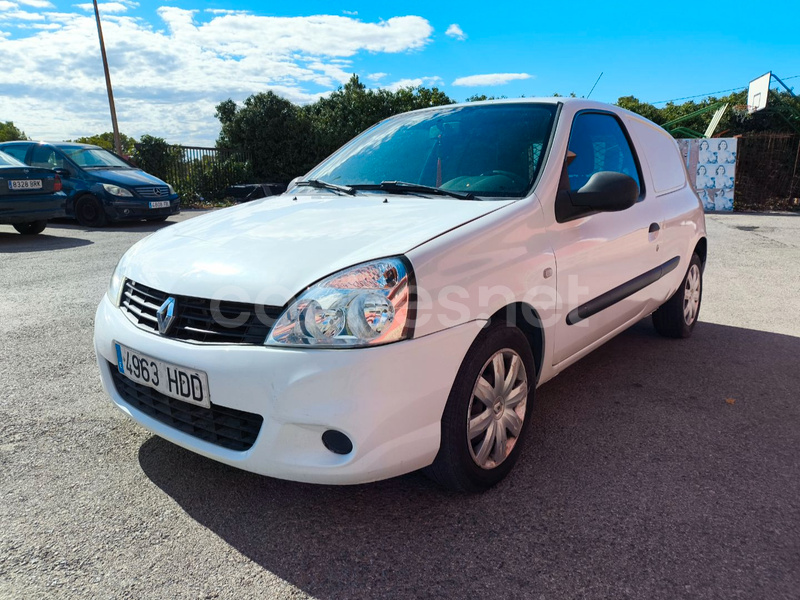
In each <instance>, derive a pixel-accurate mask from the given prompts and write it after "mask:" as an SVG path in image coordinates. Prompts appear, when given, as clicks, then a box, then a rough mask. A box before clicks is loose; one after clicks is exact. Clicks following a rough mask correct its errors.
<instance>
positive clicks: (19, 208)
mask: <svg viewBox="0 0 800 600" xmlns="http://www.w3.org/2000/svg"><path fill="white" fill-rule="evenodd" d="M66 200H67V195H66V194H65V193H64V192H62V191H61V178H60V177H59V176H58V175H57V174H56V172H55V171H52V170H50V169H37V168H32V167H29V166H27V165H26V164H24V163H22V162H20V161H18V160H17V159H16V158H14V157H12V156H9V155H8V154H5V153H3V152H0V223H2V224H4V225H13V226H14V229H16V230H17V231H19V232H20V233H22V234H25V235H35V234H37V233H41V232H42V231H44V228H45V227H47V219H55V218H57V217H63V216H64V205H65V203H66Z"/></svg>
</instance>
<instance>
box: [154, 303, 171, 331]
mask: <svg viewBox="0 0 800 600" xmlns="http://www.w3.org/2000/svg"><path fill="white" fill-rule="evenodd" d="M156 316H157V317H158V332H159V333H160V334H161V335H167V332H169V329H170V327H172V322H173V321H174V320H175V298H173V297H172V296H170V297H169V298H167V299H166V300H164V304H162V305H161V307H160V308H159V309H158V312H157V313H156Z"/></svg>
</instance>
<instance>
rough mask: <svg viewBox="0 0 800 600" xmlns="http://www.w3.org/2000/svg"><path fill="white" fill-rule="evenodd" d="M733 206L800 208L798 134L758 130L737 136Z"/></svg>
mask: <svg viewBox="0 0 800 600" xmlns="http://www.w3.org/2000/svg"><path fill="white" fill-rule="evenodd" d="M734 207H735V210H800V136H798V135H794V134H789V133H761V134H751V135H747V136H743V137H742V138H740V139H739V144H738V156H737V160H736V200H735V205H734Z"/></svg>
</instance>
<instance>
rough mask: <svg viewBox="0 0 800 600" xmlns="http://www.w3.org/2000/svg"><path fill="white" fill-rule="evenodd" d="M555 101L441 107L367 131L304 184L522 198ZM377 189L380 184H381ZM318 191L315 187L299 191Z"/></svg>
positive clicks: (550, 125)
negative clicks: (401, 187)
mask: <svg viewBox="0 0 800 600" xmlns="http://www.w3.org/2000/svg"><path fill="white" fill-rule="evenodd" d="M556 110H557V105H556V104H544V103H542V104H539V103H529V102H519V103H505V104H482V105H472V106H470V105H467V106H442V107H439V108H436V109H433V110H424V111H417V112H411V113H406V114H402V115H398V116H396V117H392V118H390V119H387V120H386V121H383V122H381V123H379V124H378V125H376V126H375V127H373V128H371V129H368V130H367V131H365V132H364V133H362V134H361V135H359V136H358V137H356V138H355V139H354V140H352V141H351V142H350V143H348V144H347V145H345V146H343V147H342V148H341V149H340V150H339V151H338V152H336V153H335V154H333V155H332V156H331V157H330V158H328V159H327V160H326V161H324V162H323V163H322V164H320V165H319V166H318V167H317V168H315V169H314V170H312V171H311V172H310V173H309V174H308V175H307V176H306V177H304V179H306V180H319V181H322V182H326V183H333V184H337V185H340V186H352V187H353V188H355V189H356V190H359V189H360V190H370V189H373V190H377V189H382V190H385V191H390V193H391V191H398V186H397V185H393V183H394V182H403V183H405V184H413V185H415V186H417V188H414V189H412V188H411V187H410V186H408V185H407V186H405V189H406V191H407V192H410V193H421V194H423V195H424V191H421V190H420V189H419V188H420V186H427V187H429V188H430V187H435V188H439V189H440V190H446V191H448V192H457V193H463V194H465V195H469V194H472V195H474V196H478V197H480V199H487V198H513V197H516V198H520V197H523V196H525V195H526V194H527V193H528V192H529V191H530V189H531V187H532V185H533V183H534V181H535V179H536V177H537V175H538V173H539V170H540V169H541V168H542V161H543V158H544V156H545V150H546V147H547V143H548V141H549V139H550V132H551V130H552V128H553V122H554V120H555V114H556ZM381 184H383V185H382V186H381ZM298 189H299V190H300V189H302V190H304V191H305V190H308V193H315V192H314V191H313V189H314V188H312V187H303V188H298Z"/></svg>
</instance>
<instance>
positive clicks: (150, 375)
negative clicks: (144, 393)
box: [114, 342, 211, 408]
mask: <svg viewBox="0 0 800 600" xmlns="http://www.w3.org/2000/svg"><path fill="white" fill-rule="evenodd" d="M114 346H115V348H116V351H117V370H118V371H119V372H120V373H122V374H123V375H124V376H125V377H127V378H128V379H130V380H131V381H135V382H136V383H139V384H141V385H146V386H147V387H151V388H153V389H154V390H157V391H159V392H161V393H162V394H164V395H165V396H169V397H170V398H175V399H176V400H183V401H184V402H188V403H189V404H196V405H198V406H203V407H205V408H210V407H211V398H210V396H209V393H208V376H207V375H206V374H205V373H204V372H203V371H195V370H194V369H187V368H186V367H181V366H179V365H174V364H172V363H168V362H164V361H161V360H158V359H157V358H153V357H152V356H147V355H146V354H142V353H141V352H137V351H136V350H131V349H130V348H128V347H127V346H123V345H122V344H118V343H116V342H115V343H114Z"/></svg>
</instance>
